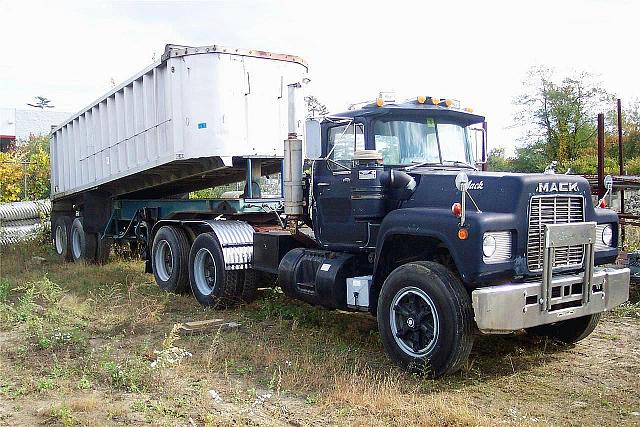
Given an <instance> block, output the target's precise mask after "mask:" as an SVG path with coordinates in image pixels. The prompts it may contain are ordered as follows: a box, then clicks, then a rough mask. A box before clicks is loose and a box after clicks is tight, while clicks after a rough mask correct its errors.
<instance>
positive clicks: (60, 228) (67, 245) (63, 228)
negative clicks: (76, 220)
mask: <svg viewBox="0 0 640 427" xmlns="http://www.w3.org/2000/svg"><path fill="white" fill-rule="evenodd" d="M70 236H71V218H69V217H68V216H66V215H60V216H58V217H57V218H56V220H55V224H54V226H53V248H54V249H55V251H56V253H57V254H58V256H59V257H60V258H62V259H63V260H64V261H73V258H72V255H71V238H70Z"/></svg>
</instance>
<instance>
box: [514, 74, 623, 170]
mask: <svg viewBox="0 0 640 427" xmlns="http://www.w3.org/2000/svg"><path fill="white" fill-rule="evenodd" d="M524 87H525V90H524V93H523V94H522V95H520V96H518V97H516V98H515V100H514V104H515V106H516V107H517V112H516V114H515V117H514V119H515V123H516V124H517V125H519V126H520V127H521V128H522V129H523V130H524V135H523V138H522V139H521V140H522V142H523V150H522V151H521V152H520V153H518V154H519V155H527V156H529V158H527V159H525V160H526V161H525V162H523V163H522V166H534V165H536V166H537V165H538V164H539V161H541V160H542V163H547V164H548V163H549V162H550V161H552V160H557V161H558V162H559V163H560V164H561V165H562V164H563V163H564V162H567V161H571V160H574V159H576V158H577V157H579V156H580V154H581V152H582V150H584V149H585V148H587V147H589V146H590V145H592V144H593V143H594V141H595V137H596V117H597V113H598V112H601V111H605V110H606V106H607V103H609V102H610V101H612V97H611V95H609V94H608V93H607V92H606V91H605V90H604V89H602V88H601V87H600V86H599V82H597V81H596V80H595V79H594V77H593V76H592V75H590V74H589V73H586V72H579V73H577V74H575V75H572V76H568V77H565V78H563V79H561V80H558V79H556V78H555V76H554V72H553V70H552V69H550V68H545V67H534V68H532V69H531V70H530V71H529V73H528V75H527V78H526V80H525V82H524ZM519 155H518V157H519ZM540 156H542V159H540Z"/></svg>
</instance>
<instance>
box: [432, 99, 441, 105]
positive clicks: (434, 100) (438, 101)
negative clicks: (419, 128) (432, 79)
mask: <svg viewBox="0 0 640 427" xmlns="http://www.w3.org/2000/svg"><path fill="white" fill-rule="evenodd" d="M431 103H432V104H433V105H438V104H440V99H438V98H431Z"/></svg>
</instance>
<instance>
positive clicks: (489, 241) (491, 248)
mask: <svg viewBox="0 0 640 427" xmlns="http://www.w3.org/2000/svg"><path fill="white" fill-rule="evenodd" d="M495 253H496V238H495V237H493V236H492V235H491V234H485V235H484V238H483V239H482V254H483V255H484V256H485V258H491V257H492V256H493V254H495Z"/></svg>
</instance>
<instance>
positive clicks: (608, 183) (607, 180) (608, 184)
mask: <svg viewBox="0 0 640 427" xmlns="http://www.w3.org/2000/svg"><path fill="white" fill-rule="evenodd" d="M604 188H606V189H607V191H611V190H612V189H613V177H612V176H611V175H607V176H605V177H604Z"/></svg>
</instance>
